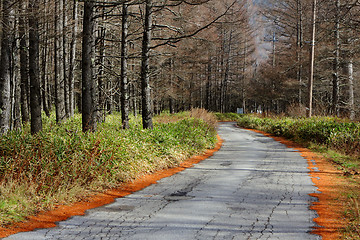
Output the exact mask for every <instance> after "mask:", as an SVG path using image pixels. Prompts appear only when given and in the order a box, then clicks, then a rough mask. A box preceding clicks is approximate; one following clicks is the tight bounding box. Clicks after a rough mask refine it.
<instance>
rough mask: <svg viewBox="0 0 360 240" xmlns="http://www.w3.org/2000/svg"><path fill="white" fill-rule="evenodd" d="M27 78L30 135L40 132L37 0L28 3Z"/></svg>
mask: <svg viewBox="0 0 360 240" xmlns="http://www.w3.org/2000/svg"><path fill="white" fill-rule="evenodd" d="M29 10H30V11H31V13H30V16H29V76H30V109H31V133H32V134H36V133H38V132H40V131H41V130H42V119H41V96H40V74H39V17H38V14H39V13H38V10H39V0H30V1H29Z"/></svg>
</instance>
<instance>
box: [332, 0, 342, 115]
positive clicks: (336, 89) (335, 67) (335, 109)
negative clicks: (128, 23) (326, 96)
mask: <svg viewBox="0 0 360 240" xmlns="http://www.w3.org/2000/svg"><path fill="white" fill-rule="evenodd" d="M335 4H336V6H335V7H336V17H335V31H334V33H335V56H334V63H333V71H334V72H333V80H332V84H333V86H332V87H333V93H332V114H333V115H335V116H338V115H339V106H338V105H339V69H340V0H336V2H335Z"/></svg>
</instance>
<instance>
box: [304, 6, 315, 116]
mask: <svg viewBox="0 0 360 240" xmlns="http://www.w3.org/2000/svg"><path fill="white" fill-rule="evenodd" d="M316 4H317V3H316V0H314V2H313V10H312V13H313V15H312V30H311V46H310V71H309V83H308V107H307V114H306V115H307V117H309V118H310V117H311V116H312V102H313V99H312V98H313V83H314V63H315V35H316Z"/></svg>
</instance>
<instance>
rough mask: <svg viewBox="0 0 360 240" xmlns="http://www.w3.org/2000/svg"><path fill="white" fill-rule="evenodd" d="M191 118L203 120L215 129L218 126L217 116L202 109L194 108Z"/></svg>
mask: <svg viewBox="0 0 360 240" xmlns="http://www.w3.org/2000/svg"><path fill="white" fill-rule="evenodd" d="M190 117H192V118H198V119H202V120H203V121H204V122H206V123H207V124H208V125H209V126H210V127H213V128H215V127H216V126H217V119H216V116H215V115H214V114H212V113H209V112H208V111H206V110H205V109H202V108H193V109H191V111H190Z"/></svg>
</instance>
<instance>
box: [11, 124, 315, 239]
mask: <svg viewBox="0 0 360 240" xmlns="http://www.w3.org/2000/svg"><path fill="white" fill-rule="evenodd" d="M219 135H220V136H221V137H222V138H223V139H224V140H225V142H224V144H223V147H222V148H221V150H220V151H219V152H217V153H215V155H214V156H213V157H211V158H209V159H206V160H204V161H203V162H201V163H199V164H197V165H196V166H195V167H193V168H190V169H187V170H185V171H183V172H181V173H178V174H176V175H174V176H172V177H168V178H165V179H162V180H160V181H159V182H158V184H154V185H152V186H150V187H148V188H146V189H143V190H142V191H139V192H136V193H134V194H132V195H129V196H127V197H124V198H119V199H117V200H116V202H114V203H113V204H110V205H106V206H104V207H100V208H96V209H92V210H89V211H88V212H87V214H86V215H85V216H76V217H73V218H71V219H69V220H67V221H64V222H60V223H59V224H58V227H56V228H52V229H40V230H37V231H33V232H27V233H19V234H15V235H12V236H10V237H8V238H6V239H21V240H23V239H26V240H31V239H66V240H69V239H126V240H128V239H139V240H140V239H141V240H143V239H149V240H150V239H154V240H161V239H164V240H169V239H182V240H183V239H282V240H295V239H299V240H304V239H320V237H319V236H317V235H312V234H310V231H311V230H312V227H314V226H315V223H314V222H313V218H315V217H316V213H315V212H313V211H311V210H309V206H310V203H311V202H312V201H314V200H316V199H313V198H312V197H310V196H309V195H308V194H309V193H314V192H316V187H315V186H314V185H313V184H312V181H311V179H310V176H309V170H308V169H307V162H306V160H305V159H303V158H302V157H301V156H300V154H299V153H298V152H296V151H294V150H292V149H289V148H287V147H286V146H284V145H282V144H281V143H278V142H276V141H274V140H273V139H271V138H268V137H265V136H263V135H261V134H258V133H254V132H251V131H247V130H242V129H239V128H236V127H235V126H234V123H221V124H220V126H219Z"/></svg>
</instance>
